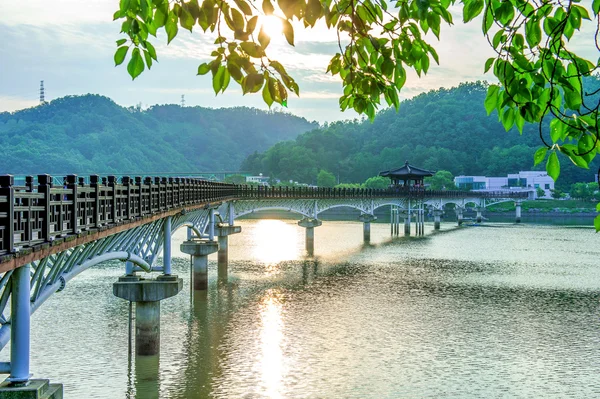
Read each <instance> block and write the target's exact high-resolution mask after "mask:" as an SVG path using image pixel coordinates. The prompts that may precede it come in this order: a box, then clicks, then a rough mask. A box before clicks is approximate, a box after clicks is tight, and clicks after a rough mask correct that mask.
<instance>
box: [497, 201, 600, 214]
mask: <svg viewBox="0 0 600 399" xmlns="http://www.w3.org/2000/svg"><path fill="white" fill-rule="evenodd" d="M521 209H522V210H523V212H563V213H583V212H585V213H588V212H592V213H593V212H596V202H591V201H580V200H555V199H547V200H546V199H541V200H535V201H523V202H522V205H521ZM487 210H488V211H490V212H511V211H513V212H514V210H515V204H514V202H512V201H511V202H503V203H501V204H496V205H490V206H488V207H487Z"/></svg>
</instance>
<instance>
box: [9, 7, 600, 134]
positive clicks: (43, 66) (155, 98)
mask: <svg viewBox="0 0 600 399" xmlns="http://www.w3.org/2000/svg"><path fill="white" fill-rule="evenodd" d="M118 3H119V2H118V0H28V1H21V0H2V1H0V112H2V111H15V110H17V109H22V108H26V107H31V106H35V105H37V104H38V103H39V86H40V81H41V80H44V86H45V91H46V101H49V100H52V99H55V98H59V97H63V96H66V95H80V94H86V93H94V94H101V95H104V96H107V97H110V98H111V99H113V100H114V101H115V102H116V103H118V104H120V105H123V106H131V105H136V104H139V103H141V104H142V106H143V107H148V106H151V105H154V104H173V103H177V104H179V103H180V101H181V96H182V95H185V103H186V105H187V106H196V105H199V106H203V107H215V108H221V107H235V106H251V107H257V108H260V109H264V110H266V109H268V107H267V105H266V104H264V103H263V101H262V98H261V96H260V92H259V93H257V94H247V95H245V96H243V95H242V92H241V88H240V87H239V86H238V85H237V84H235V83H234V82H232V83H231V84H230V86H229V88H228V90H227V91H226V92H225V94H220V95H218V96H215V94H214V91H213V89H212V81H211V76H210V74H209V75H205V76H196V72H197V68H198V65H199V64H201V63H203V62H205V61H207V60H209V54H210V52H211V51H212V50H213V48H214V45H213V44H212V43H213V41H214V37H211V36H210V35H206V34H204V33H203V32H202V30H201V29H199V27H198V29H194V32H193V33H190V32H188V31H185V30H183V29H181V28H180V29H179V34H178V36H177V38H176V39H175V40H174V41H173V42H172V43H171V44H169V45H168V46H167V45H166V41H167V40H166V34H164V31H163V32H161V33H160V34H159V35H158V37H157V38H153V39H154V41H153V43H154V45H155V47H156V49H157V53H158V61H159V62H158V63H155V64H154V65H153V67H152V69H151V70H150V71H147V70H146V71H145V72H144V73H143V74H142V75H141V76H140V77H139V78H137V79H136V80H135V81H132V80H131V78H130V77H129V75H128V74H127V70H126V63H127V60H126V61H125V63H124V64H123V65H121V66H119V67H115V66H114V61H113V54H114V51H115V49H116V44H115V41H116V40H118V39H120V38H123V37H124V36H123V35H122V34H120V33H119V31H120V23H119V22H113V21H112V15H113V13H114V12H115V11H116V10H117V8H118ZM452 12H453V14H455V15H454V23H455V25H453V26H452V27H450V26H443V27H442V33H441V40H440V41H438V40H437V39H436V38H435V37H434V36H433V35H431V34H429V35H427V36H426V38H427V40H428V42H429V43H430V44H431V45H433V46H434V47H435V48H436V50H437V52H438V54H439V58H440V65H439V66H437V65H435V63H434V62H433V61H432V63H431V68H430V71H429V73H428V74H427V75H426V76H424V77H421V78H418V77H417V75H416V74H415V73H409V75H408V79H407V82H406V85H405V88H404V89H403V90H402V93H401V98H410V97H413V96H415V95H417V94H419V93H422V92H426V91H429V90H432V89H437V88H439V87H447V88H449V87H452V86H456V85H458V84H459V83H460V82H464V81H476V80H489V81H493V80H494V78H493V75H492V74H491V73H488V74H484V73H483V69H484V67H483V66H484V63H485V60H486V59H487V58H489V57H491V56H493V51H492V50H491V49H490V48H489V45H488V44H487V42H486V40H485V38H484V37H483V35H482V33H481V23H480V22H478V21H473V22H472V23H470V24H466V25H465V24H463V23H462V18H461V13H460V9H459V8H458V6H455V9H453V10H452ZM590 32H591V31H590ZM295 36H296V46H295V47H291V46H289V45H288V44H287V43H286V42H285V39H284V38H283V36H282V35H281V36H279V37H274V38H272V41H271V45H270V46H269V49H268V50H269V55H270V56H272V57H273V58H275V59H277V60H278V61H280V62H282V64H284V66H285V67H286V68H287V70H288V72H289V73H290V74H291V75H292V76H293V77H294V78H295V79H296V81H297V83H298V84H299V86H300V93H301V95H300V97H299V98H298V97H296V96H295V95H294V94H290V98H289V101H288V108H287V109H285V111H286V112H290V113H292V114H295V115H298V116H302V117H305V118H306V119H308V120H311V121H312V120H316V121H318V122H321V123H323V122H331V121H336V120H341V119H353V118H356V117H357V116H358V115H357V114H356V113H354V112H353V111H346V112H341V111H340V110H339V105H338V98H339V96H340V94H341V92H342V86H341V83H340V81H339V79H337V78H334V77H332V76H331V75H327V74H326V73H325V70H326V68H327V64H328V62H329V59H330V58H331V57H332V56H333V55H334V54H335V52H336V49H337V42H336V36H335V33H334V32H332V31H328V30H327V29H326V28H325V26H324V25H322V26H317V27H315V28H314V29H308V30H304V29H303V28H302V27H300V26H298V27H297V29H296V35H295ZM582 36H587V37H589V38H591V37H592V35H590V34H584V35H582ZM590 40H591V39H590ZM578 46H579V47H580V48H581V49H582V51H583V52H584V53H586V52H589V53H590V55H589V57H590V59H592V60H595V59H596V58H595V57H597V53H596V51H595V49H594V51H592V48H593V43H592V42H591V41H587V42H586V41H585V40H583V41H582V42H581V43H579V44H578ZM382 102H383V101H382ZM383 103H384V104H385V102H383Z"/></svg>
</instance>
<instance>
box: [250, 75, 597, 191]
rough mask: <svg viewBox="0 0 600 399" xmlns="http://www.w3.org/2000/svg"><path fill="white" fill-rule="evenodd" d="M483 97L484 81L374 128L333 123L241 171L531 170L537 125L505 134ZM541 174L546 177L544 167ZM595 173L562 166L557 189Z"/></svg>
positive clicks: (406, 106)
mask: <svg viewBox="0 0 600 399" xmlns="http://www.w3.org/2000/svg"><path fill="white" fill-rule="evenodd" d="M486 92H487V84H486V83H482V82H476V83H463V84H461V85H459V86H458V87H455V88H451V89H438V90H433V91H430V92H428V93H424V94H421V95H418V96H416V97H414V98H412V99H410V100H407V101H403V102H402V104H401V105H400V110H399V111H398V112H397V113H396V112H395V110H393V109H388V110H385V111H381V112H380V113H378V115H377V117H376V118H375V121H374V122H373V123H370V122H369V121H358V120H355V121H345V122H337V123H332V124H330V125H328V126H325V127H324V128H322V129H319V130H312V131H310V132H307V133H304V134H302V135H300V136H298V137H297V138H296V139H295V140H294V141H287V142H281V143H278V144H275V145H274V146H273V147H271V148H270V149H268V150H267V151H265V152H264V153H259V152H257V153H254V154H252V155H250V156H249V157H248V158H247V159H246V160H245V161H244V163H243V164H242V168H243V169H244V170H252V171H254V172H257V173H258V172H262V173H264V174H265V175H269V176H274V177H278V178H281V179H285V180H287V179H293V180H297V181H300V182H305V183H311V182H312V183H314V182H316V176H317V173H318V171H319V170H320V169H325V170H327V171H330V172H332V173H333V174H334V175H336V176H339V180H340V182H343V183H357V182H363V181H365V180H366V179H367V178H369V177H371V176H375V175H377V174H378V173H379V172H380V171H382V170H386V169H390V168H394V167H399V166H401V165H403V164H404V161H406V160H409V161H410V163H411V164H413V165H417V166H421V167H424V168H426V169H431V170H441V169H444V170H449V171H450V172H452V173H453V174H454V175H455V176H456V175H460V174H465V175H487V176H505V175H506V174H508V173H516V172H518V171H520V170H532V169H534V168H533V153H534V152H535V150H536V149H537V148H538V147H540V146H541V141H540V137H539V131H538V126H537V125H526V126H525V128H524V129H523V134H522V135H519V132H518V131H517V130H516V129H514V130H511V131H509V132H506V131H505V130H504V128H503V126H502V124H501V123H500V122H499V121H498V117H497V115H496V113H495V112H494V113H493V114H492V115H491V116H489V117H488V116H487V114H486V111H485V108H484V106H483V100H484V99H485V96H486ZM547 119H549V118H547ZM545 123H546V124H547V123H549V120H547V121H545ZM546 131H547V130H546ZM536 169H539V170H543V169H544V164H541V165H538V167H537V168H536ZM597 169H598V161H594V162H593V163H592V164H591V165H590V170H584V169H579V168H577V167H575V166H574V165H571V163H570V162H569V161H567V160H565V161H563V162H561V177H560V178H559V182H558V183H559V187H560V186H563V187H568V186H569V185H570V184H571V183H573V182H575V181H593V179H594V173H595V171H597Z"/></svg>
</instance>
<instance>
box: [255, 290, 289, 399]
mask: <svg viewBox="0 0 600 399" xmlns="http://www.w3.org/2000/svg"><path fill="white" fill-rule="evenodd" d="M281 299H282V298H281V294H280V293H279V292H278V291H277V290H268V291H267V292H266V296H265V297H264V298H263V300H262V303H261V311H260V318H261V322H262V323H261V324H262V330H261V334H260V335H261V337H260V340H261V346H262V357H261V360H260V369H261V374H262V380H263V384H264V388H265V390H266V391H267V392H266V393H267V397H269V398H273V399H275V398H281V397H282V390H283V382H284V376H285V374H286V371H285V369H286V367H285V357H284V354H283V348H282V347H283V344H284V334H283V318H282V304H281Z"/></svg>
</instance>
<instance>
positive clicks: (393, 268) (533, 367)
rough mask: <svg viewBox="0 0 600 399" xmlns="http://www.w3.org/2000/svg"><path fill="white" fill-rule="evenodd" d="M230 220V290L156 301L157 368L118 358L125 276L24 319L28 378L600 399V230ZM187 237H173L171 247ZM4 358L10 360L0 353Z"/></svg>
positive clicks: (101, 279)
mask: <svg viewBox="0 0 600 399" xmlns="http://www.w3.org/2000/svg"><path fill="white" fill-rule="evenodd" d="M295 223H296V222H295V221H276V220H248V221H240V224H241V225H242V229H243V232H242V234H239V235H236V236H232V237H231V238H230V275H229V279H228V282H226V283H225V284H219V283H218V282H217V276H216V270H215V269H216V256H215V257H214V258H213V257H211V258H210V259H212V262H211V264H210V268H211V273H210V276H209V278H210V280H211V283H210V287H209V290H208V292H207V293H206V295H198V296H196V297H195V298H191V297H190V291H189V258H187V257H185V255H182V254H180V253H177V251H174V252H176V253H175V255H176V256H179V257H180V258H179V259H176V260H175V262H174V269H175V270H176V272H177V273H178V274H179V275H180V276H182V277H183V278H184V290H183V292H181V293H180V294H179V295H178V296H177V297H174V298H171V299H168V300H165V301H163V302H162V305H161V306H162V310H161V312H162V319H161V354H160V359H159V358H158V357H155V358H149V359H148V358H146V359H144V358H138V359H135V358H134V359H131V360H130V359H129V358H128V351H127V348H128V323H127V313H128V304H127V302H125V301H122V300H120V299H118V298H116V297H113V295H112V283H113V282H114V281H115V280H116V279H117V277H118V276H119V275H120V274H122V272H123V270H124V269H123V267H122V266H121V265H120V264H118V263H117V264H105V265H101V266H100V267H96V268H94V269H92V270H89V271H87V272H85V273H83V274H82V275H80V276H79V277H77V278H76V279H75V280H73V281H72V282H70V283H69V284H68V285H67V288H66V289H65V290H64V291H63V292H61V293H58V294H56V295H54V296H53V298H52V299H51V300H49V301H48V302H47V303H46V304H45V305H44V306H43V307H42V308H41V310H39V311H38V313H36V314H35V315H34V317H33V320H32V324H33V331H32V351H33V357H32V371H33V372H34V373H35V376H36V377H39V378H50V379H51V380H54V381H57V382H62V383H64V387H65V397H66V398H173V399H183V398H185V399H187V398H208V397H210V398H534V397H542V396H543V397H546V398H596V397H599V396H600V379H599V378H598V375H600V356H599V354H600V352H599V350H600V340H599V337H600V323H599V320H598V313H599V312H598V311H599V300H600V262H599V260H600V249H599V246H598V242H599V241H598V240H599V239H600V238H599V236H598V235H596V234H595V233H594V231H593V229H591V228H588V227H585V228H584V227H552V226H534V225H512V224H486V225H485V226H482V227H464V228H461V229H456V228H455V227H454V226H453V225H451V224H446V225H443V230H442V231H441V232H437V233H433V232H432V231H431V230H430V229H431V226H428V229H427V236H425V237H424V238H403V237H400V238H397V239H394V240H392V239H391V238H390V236H389V225H387V224H374V225H372V245H367V246H365V245H363V243H362V225H361V224H360V223H353V222H325V223H324V224H323V226H322V227H319V228H317V229H315V241H316V248H315V252H316V254H317V257H316V258H315V259H309V258H306V257H305V256H304V251H303V247H304V231H303V229H301V228H299V227H298V226H296V225H295ZM184 238H185V231H183V230H180V231H178V232H177V234H176V238H175V242H174V247H178V246H179V243H180V242H181V241H183V240H184ZM3 355H4V357H6V354H3Z"/></svg>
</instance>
